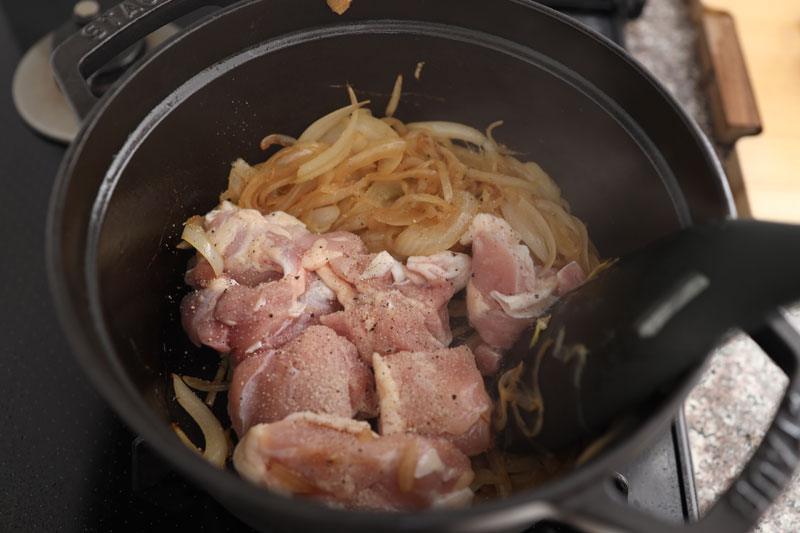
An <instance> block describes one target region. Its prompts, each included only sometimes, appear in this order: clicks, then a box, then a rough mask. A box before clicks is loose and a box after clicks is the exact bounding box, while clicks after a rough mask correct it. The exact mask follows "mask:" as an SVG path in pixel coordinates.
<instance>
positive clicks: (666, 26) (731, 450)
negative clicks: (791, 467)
mask: <svg viewBox="0 0 800 533" xmlns="http://www.w3.org/2000/svg"><path fill="white" fill-rule="evenodd" d="M626 39H627V47H628V49H629V50H630V52H631V53H632V54H633V55H634V56H635V57H636V58H637V59H638V60H639V61H641V62H642V63H643V64H644V65H645V66H646V67H647V68H648V69H650V71H651V72H653V74H654V75H655V76H656V77H657V78H659V79H660V80H661V81H662V82H663V83H664V85H665V86H666V87H667V89H668V90H669V91H670V92H671V93H672V94H673V95H674V96H675V97H676V98H677V100H678V101H679V102H681V104H682V105H683V106H684V107H685V108H686V110H687V111H688V112H689V114H691V115H692V116H693V117H694V118H695V120H697V122H698V124H700V126H701V128H703V130H704V131H705V132H706V134H707V135H709V136H710V115H709V111H708V104H707V101H706V99H705V96H704V95H703V92H702V90H701V86H700V69H699V67H698V63H697V58H696V52H695V51H696V41H697V31H696V28H695V26H694V25H693V24H692V22H691V20H690V18H689V7H688V2H686V0H649V2H648V3H647V5H646V7H645V11H644V13H643V15H642V17H641V18H640V19H637V20H635V21H631V22H629V23H628V25H627V28H626ZM712 142H713V138H712ZM716 148H717V152H718V153H724V152H725V147H724V146H716ZM789 317H790V320H791V321H792V322H793V324H794V325H795V327H798V328H800V305H795V306H793V307H792V308H790V309H789ZM786 383H787V379H786V376H785V375H784V374H783V373H782V372H781V371H780V370H779V369H778V368H777V367H776V366H775V364H774V363H772V361H771V360H770V359H769V358H768V357H767V356H766V355H765V354H764V353H763V352H762V351H761V350H760V349H759V348H758V346H756V344H755V343H754V342H753V341H752V340H751V339H750V338H749V337H747V336H746V335H737V336H736V337H734V338H733V339H731V340H730V341H728V342H726V343H725V344H724V345H723V346H721V347H720V348H718V349H717V350H716V351H715V352H714V354H713V356H712V358H711V361H710V364H709V367H708V369H707V371H706V373H705V374H704V376H703V377H702V379H701V381H700V383H699V384H698V385H697V387H696V388H695V389H694V390H693V392H692V393H691V395H690V396H689V398H688V400H687V402H686V405H685V409H686V418H687V421H688V423H689V441H690V444H691V450H692V456H693V461H694V471H695V480H696V483H697V496H698V500H699V503H700V510H701V513H703V512H704V511H706V510H708V509H709V508H710V507H711V506H712V505H713V503H714V502H715V501H716V499H717V497H718V496H719V494H720V493H721V492H722V491H723V490H725V488H727V487H728V485H729V484H730V482H731V480H732V479H733V478H734V477H735V476H736V475H737V474H738V473H739V471H740V470H741V467H742V465H743V464H744V462H745V461H746V460H747V458H749V457H750V455H751V454H752V453H753V451H754V450H755V447H756V446H757V445H758V444H759V443H760V442H761V439H762V437H763V436H764V432H765V431H766V428H767V425H768V424H769V421H770V420H771V419H772V416H773V415H774V413H775V410H776V408H777V405H778V402H779V401H780V399H781V398H782V396H783V392H784V389H785V388H786ZM754 531H756V532H758V533H786V532H793V531H800V473H795V476H794V478H793V480H792V483H791V485H790V486H789V488H787V490H786V491H785V492H784V493H783V494H782V495H781V497H780V498H779V499H778V500H777V502H776V503H775V504H774V505H773V506H772V507H771V508H770V509H769V510H768V511H767V513H766V514H765V516H764V517H763V518H762V520H761V522H760V523H759V524H758V526H756V528H755V529H754Z"/></svg>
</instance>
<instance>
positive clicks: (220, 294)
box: [181, 271, 339, 367]
mask: <svg viewBox="0 0 800 533" xmlns="http://www.w3.org/2000/svg"><path fill="white" fill-rule="evenodd" d="M337 309H339V304H338V302H337V301H336V298H335V295H334V294H333V293H332V292H331V290H330V289H328V287H327V286H326V285H325V284H324V283H322V281H321V280H320V279H319V278H318V277H317V275H316V274H313V273H312V274H308V273H306V272H305V271H301V273H300V274H297V276H295V277H287V278H283V279H280V280H278V281H271V282H268V283H261V284H260V285H257V286H255V287H248V286H246V285H239V284H237V283H236V282H235V281H232V280H226V279H225V278H216V279H214V280H213V281H212V282H211V283H210V284H209V286H208V287H206V288H205V289H200V290H198V291H195V292H193V293H191V294H189V295H187V296H186V298H184V301H183V302H182V304H181V312H182V321H183V327H184V329H185V330H186V332H187V333H188V335H189V338H190V339H191V340H192V341H193V342H195V344H198V345H200V344H205V345H207V346H210V347H212V348H214V349H215V350H218V351H220V352H224V353H227V352H230V354H231V359H230V360H231V364H232V365H233V366H234V367H235V366H236V365H238V364H239V363H241V362H242V361H243V360H244V359H246V358H248V357H250V356H252V355H253V354H254V353H256V352H257V351H261V352H263V351H268V350H271V349H275V348H278V347H280V346H282V345H283V344H284V343H286V342H288V341H290V340H291V339H292V338H294V337H295V336H297V335H299V334H300V333H302V332H303V330H305V329H306V328H307V327H308V326H312V325H315V324H319V319H320V317H321V316H322V315H324V314H326V313H331V312H334V311H336V310H337Z"/></svg>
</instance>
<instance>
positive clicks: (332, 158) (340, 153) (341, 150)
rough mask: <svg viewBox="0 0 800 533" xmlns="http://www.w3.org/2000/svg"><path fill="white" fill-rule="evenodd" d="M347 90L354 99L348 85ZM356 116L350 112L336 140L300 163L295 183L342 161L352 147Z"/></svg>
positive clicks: (356, 124) (322, 172)
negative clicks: (311, 157)
mask: <svg viewBox="0 0 800 533" xmlns="http://www.w3.org/2000/svg"><path fill="white" fill-rule="evenodd" d="M348 90H349V91H350V98H351V99H353V100H355V94H354V93H353V90H352V89H350V88H349V87H348ZM354 105H355V104H354ZM351 107H353V106H351ZM358 117H359V114H358V113H352V114H351V115H350V122H349V123H348V124H347V127H346V128H345V129H344V131H343V132H342V135H341V136H340V137H339V138H338V139H337V140H336V142H335V143H333V145H332V146H331V147H329V148H328V149H326V150H325V151H324V152H322V153H321V154H319V155H318V156H316V157H314V158H313V159H311V160H310V161H306V162H305V163H303V164H302V165H300V168H298V169H297V183H303V182H306V181H309V180H312V179H314V178H316V177H317V176H319V175H320V174H324V173H325V172H327V171H329V170H331V169H333V168H334V167H335V166H336V165H338V164H339V163H341V162H342V161H344V159H345V158H346V157H347V156H348V155H349V154H350V149H351V148H352V147H353V138H354V135H355V132H356V127H357V126H358ZM301 140H302V137H301Z"/></svg>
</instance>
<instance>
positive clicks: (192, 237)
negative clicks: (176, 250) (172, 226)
mask: <svg viewBox="0 0 800 533" xmlns="http://www.w3.org/2000/svg"><path fill="white" fill-rule="evenodd" d="M181 238H182V239H183V240H184V241H186V242H188V243H189V244H191V245H192V246H194V247H195V249H197V251H198V253H199V254H200V255H202V256H203V257H205V258H206V259H207V260H208V262H209V264H210V265H211V268H213V269H214V274H215V275H217V276H219V275H221V274H222V272H223V270H224V269H225V262H224V261H223V260H222V254H220V253H219V251H217V248H216V247H215V246H214V245H213V244H212V243H211V241H210V240H209V239H208V235H206V232H205V230H204V229H203V226H202V225H201V223H200V220H198V219H197V218H194V217H193V218H192V219H190V220H189V221H188V222H187V223H186V227H184V228H183V234H181Z"/></svg>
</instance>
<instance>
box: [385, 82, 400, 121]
mask: <svg viewBox="0 0 800 533" xmlns="http://www.w3.org/2000/svg"><path fill="white" fill-rule="evenodd" d="M402 88H403V75H402V74H398V75H397V79H396V80H395V82H394V88H393V89H392V97H391V98H389V104H388V105H387V106H386V116H387V117H391V116H392V115H394V112H395V111H397V104H399V103H400V92H401V90H402Z"/></svg>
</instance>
